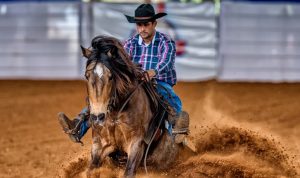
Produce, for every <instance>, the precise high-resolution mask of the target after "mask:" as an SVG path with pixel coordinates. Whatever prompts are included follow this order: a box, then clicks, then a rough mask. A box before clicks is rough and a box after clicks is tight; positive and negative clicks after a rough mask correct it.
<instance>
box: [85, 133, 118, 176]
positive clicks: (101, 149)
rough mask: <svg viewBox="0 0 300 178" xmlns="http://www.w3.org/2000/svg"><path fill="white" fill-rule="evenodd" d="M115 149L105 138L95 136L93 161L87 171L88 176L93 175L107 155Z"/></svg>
mask: <svg viewBox="0 0 300 178" xmlns="http://www.w3.org/2000/svg"><path fill="white" fill-rule="evenodd" d="M113 151H114V147H113V146H111V145H110V144H107V143H106V142H105V141H104V140H101V139H100V137H99V136H97V137H94V138H93V144H92V151H91V158H92V160H91V163H90V166H89V169H88V172H87V177H91V176H92V174H93V171H94V170H95V169H96V168H99V167H100V166H101V165H102V163H103V160H104V159H105V157H107V156H108V155H109V154H110V153H112V152H113Z"/></svg>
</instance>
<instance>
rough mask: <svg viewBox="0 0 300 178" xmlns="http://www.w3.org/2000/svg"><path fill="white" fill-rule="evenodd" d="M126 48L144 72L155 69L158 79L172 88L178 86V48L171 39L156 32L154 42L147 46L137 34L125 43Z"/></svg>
mask: <svg viewBox="0 0 300 178" xmlns="http://www.w3.org/2000/svg"><path fill="white" fill-rule="evenodd" d="M124 48H125V50H126V51H127V53H128V54H129V55H130V56H131V57H132V60H133V62H134V63H138V64H141V65H142V67H143V69H144V70H150V69H154V70H155V72H156V76H155V78H156V79H158V80H160V81H163V82H167V83H168V84H170V85H171V86H173V85H175V84H176V80H177V78H176V71H175V54H176V47H175V42H174V41H173V40H172V39H171V38H170V37H168V36H167V35H165V34H163V33H160V32H158V31H156V32H155V36H154V38H153V40H152V42H151V43H150V44H148V45H146V44H145V43H144V42H143V40H142V38H141V37H140V35H138V34H137V35H135V36H133V37H132V38H129V39H128V40H127V41H125V44H124Z"/></svg>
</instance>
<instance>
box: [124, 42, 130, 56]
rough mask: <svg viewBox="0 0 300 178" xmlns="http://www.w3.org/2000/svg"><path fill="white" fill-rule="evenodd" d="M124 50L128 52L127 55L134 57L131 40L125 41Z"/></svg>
mask: <svg viewBox="0 0 300 178" xmlns="http://www.w3.org/2000/svg"><path fill="white" fill-rule="evenodd" d="M124 49H125V51H126V52H127V54H128V55H129V56H132V47H131V40H130V39H128V40H126V41H125V43H124Z"/></svg>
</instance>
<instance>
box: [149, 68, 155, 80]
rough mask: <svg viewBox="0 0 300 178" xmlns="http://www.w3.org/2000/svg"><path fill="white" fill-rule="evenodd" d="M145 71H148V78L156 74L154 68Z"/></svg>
mask: <svg viewBox="0 0 300 178" xmlns="http://www.w3.org/2000/svg"><path fill="white" fill-rule="evenodd" d="M147 73H148V75H149V77H150V79H152V78H153V77H154V76H155V75H156V73H155V70H153V69H150V70H147Z"/></svg>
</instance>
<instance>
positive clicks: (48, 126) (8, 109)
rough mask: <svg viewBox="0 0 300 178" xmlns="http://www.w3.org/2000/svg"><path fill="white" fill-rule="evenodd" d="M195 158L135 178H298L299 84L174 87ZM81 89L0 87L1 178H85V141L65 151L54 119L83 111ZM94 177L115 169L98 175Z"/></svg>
mask: <svg viewBox="0 0 300 178" xmlns="http://www.w3.org/2000/svg"><path fill="white" fill-rule="evenodd" d="M175 91H176V92H177V93H178V95H179V96H180V97H181V98H182V101H183V106H184V109H185V110H186V111H188V112H189V113H190V118H191V124H190V129H191V132H190V135H191V137H192V138H193V139H194V142H195V143H196V144H197V148H198V153H197V154H194V155H190V156H189V157H188V156H187V155H183V154H182V157H185V158H184V159H183V158H182V159H181V160H180V161H177V162H176V164H175V165H174V166H173V167H171V168H170V169H169V170H166V171H161V172H160V171H155V170H151V171H150V173H149V175H145V173H144V170H143V168H140V169H139V170H138V174H137V177H161V178H169V177H170V178H172V177H186V178H187V177H191V178H193V177H200V178H201V177H265V178H270V177H300V84H257V83H218V82H216V81H208V82H199V83H179V84H178V85H177V86H176V87H175ZM85 96H86V88H85V83H84V82H83V81H13V80H11V81H0V101H1V102H0V113H1V117H0V118H1V124H0V135H1V136H0V177H1V178H6V177H10V178H11V177H16V178H17V177H32V178H34V177H43V178H44V177H51V178H52V177H85V170H86V168H87V165H88V162H89V160H90V156H89V150H90V147H91V133H90V132H88V134H87V136H86V137H85V138H84V139H83V142H84V143H85V145H84V146H80V145H79V144H74V143H72V142H71V141H70V140H69V139H68V138H67V136H66V135H65V134H64V133H63V132H62V130H61V128H60V126H59V125H58V122H57V118H56V117H57V113H58V112H60V111H63V112H65V113H66V114H67V115H69V116H71V117H74V116H75V115H76V114H77V113H78V112H79V111H80V110H81V108H83V107H84V106H85ZM100 172H101V173H102V174H101V177H107V178H113V177H120V176H121V175H122V172H123V170H122V169H115V170H111V169H109V168H101V170H100Z"/></svg>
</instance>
